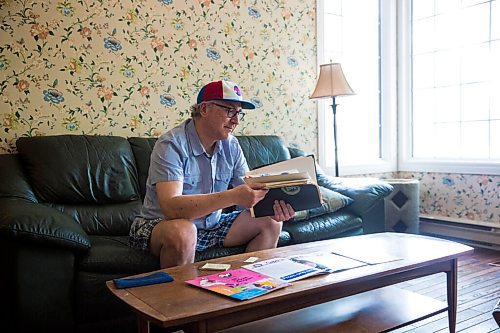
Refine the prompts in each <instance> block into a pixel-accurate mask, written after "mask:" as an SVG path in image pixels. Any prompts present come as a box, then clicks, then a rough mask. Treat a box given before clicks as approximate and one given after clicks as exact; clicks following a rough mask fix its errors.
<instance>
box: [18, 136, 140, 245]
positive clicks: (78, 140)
mask: <svg viewBox="0 0 500 333" xmlns="http://www.w3.org/2000/svg"><path fill="white" fill-rule="evenodd" d="M16 144H17V149H18V152H19V158H20V160H21V161H22V165H23V168H24V170H25V172H26V173H27V175H28V179H29V181H30V183H31V186H32V188H33V192H34V193H35V195H36V198H37V200H38V201H39V202H41V203H43V204H45V205H47V206H51V207H54V208H56V209H58V210H60V211H63V212H65V213H67V214H69V215H71V216H72V217H73V218H74V219H75V220H77V221H78V222H79V223H80V224H81V225H82V227H83V229H84V230H85V231H86V232H87V233H89V234H110V235H112V234H123V233H125V234H126V233H127V232H128V229H129V227H130V223H131V222H132V220H133V219H134V217H135V215H136V213H137V211H138V207H140V203H141V200H140V194H139V187H138V179H137V168H136V164H135V159H134V156H133V153H132V149H131V148H130V145H129V143H128V141H127V139H125V138H121V137H116V136H89V135H58V136H44V137H22V138H19V139H18V140H17V143H16ZM129 215H130V216H129Z"/></svg>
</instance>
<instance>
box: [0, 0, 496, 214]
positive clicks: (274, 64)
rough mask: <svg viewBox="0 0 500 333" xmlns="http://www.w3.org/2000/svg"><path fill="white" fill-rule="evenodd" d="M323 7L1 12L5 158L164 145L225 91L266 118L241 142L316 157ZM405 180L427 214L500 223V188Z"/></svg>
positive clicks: (57, 5)
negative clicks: (34, 148) (225, 87)
mask: <svg viewBox="0 0 500 333" xmlns="http://www.w3.org/2000/svg"><path fill="white" fill-rule="evenodd" d="M315 5H316V0H304V1H292V0H187V1H186V0H182V1H181V0H120V1H117V0H72V1H70V0H0V17H1V25H0V106H1V108H0V121H1V122H0V127H1V131H0V153H13V152H15V140H16V139H17V138H19V137H21V136H35V135H54V134H99V135H120V136H127V137H128V136H158V135H160V134H161V133H163V132H164V131H166V130H167V129H169V128H171V127H173V126H175V125H176V124H178V123H180V122H181V121H183V120H184V119H186V118H187V117H188V116H189V106H190V105H191V104H192V103H193V101H194V100H195V96H196V94H197V92H198V90H199V89H200V87H201V86H202V85H203V84H205V83H206V82H209V81H212V80H218V79H227V80H231V81H234V82H237V83H239V85H240V87H241V88H242V90H243V93H244V97H245V98H248V99H251V100H252V101H253V102H254V103H255V104H256V105H257V106H258V108H257V109H256V110H255V111H250V112H248V113H247V116H246V117H245V121H244V122H242V123H241V124H240V126H239V127H238V129H237V134H277V135H280V136H281V137H283V138H284V140H285V141H286V142H287V144H289V145H291V146H298V147H300V148H302V149H303V150H305V151H307V152H311V153H314V152H316V147H317V140H318V134H317V119H316V103H315V102H314V101H312V100H310V99H309V98H308V96H309V94H310V92H311V91H312V90H313V88H314V84H315V81H316V80H315V77H316V26H315V24H316V23H315V15H316V13H315ZM396 174H397V176H400V177H404V178H417V179H419V180H420V181H421V185H420V188H421V206H420V207H421V212H422V213H427V214H437V215H445V216H451V217H460V218H468V219H473V220H481V221H489V222H499V223H500V211H499V210H500V208H499V205H500V203H499V202H500V198H499V188H500V176H482V175H458V174H435V173H396ZM379 176H380V175H379ZM391 177H392V178H395V177H394V175H392V176H391Z"/></svg>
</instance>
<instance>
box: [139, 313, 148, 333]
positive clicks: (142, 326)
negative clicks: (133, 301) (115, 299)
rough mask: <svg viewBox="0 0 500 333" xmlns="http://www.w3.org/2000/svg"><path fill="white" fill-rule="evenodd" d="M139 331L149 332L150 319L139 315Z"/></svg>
mask: <svg viewBox="0 0 500 333" xmlns="http://www.w3.org/2000/svg"><path fill="white" fill-rule="evenodd" d="M137 332H139V333H149V320H147V319H145V318H142V317H141V316H137Z"/></svg>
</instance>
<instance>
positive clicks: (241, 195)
mask: <svg viewBox="0 0 500 333" xmlns="http://www.w3.org/2000/svg"><path fill="white" fill-rule="evenodd" d="M230 191H233V193H234V195H235V199H236V204H237V205H239V206H242V207H245V208H251V207H253V206H255V204H256V203H257V202H259V201H261V200H262V199H264V197H265V196H266V194H267V192H268V191H269V190H268V189H266V188H265V184H258V183H255V184H241V185H238V186H236V187H235V188H233V189H232V190H230Z"/></svg>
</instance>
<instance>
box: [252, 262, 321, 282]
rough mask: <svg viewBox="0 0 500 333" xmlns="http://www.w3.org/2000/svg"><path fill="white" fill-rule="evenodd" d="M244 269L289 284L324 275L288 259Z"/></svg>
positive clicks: (310, 267)
mask: <svg viewBox="0 0 500 333" xmlns="http://www.w3.org/2000/svg"><path fill="white" fill-rule="evenodd" d="M243 267H244V268H246V269H249V270H251V271H254V272H257V273H261V274H264V275H268V276H271V277H274V278H278V279H281V280H284V281H288V282H291V281H296V280H300V279H304V278H306V277H309V276H313V275H317V274H321V273H322V271H321V270H320V269H317V268H315V267H312V266H309V265H305V264H300V263H297V262H294V261H292V260H290V259H288V258H273V259H268V260H264V261H259V262H256V263H253V264H250V265H244V266H243Z"/></svg>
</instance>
